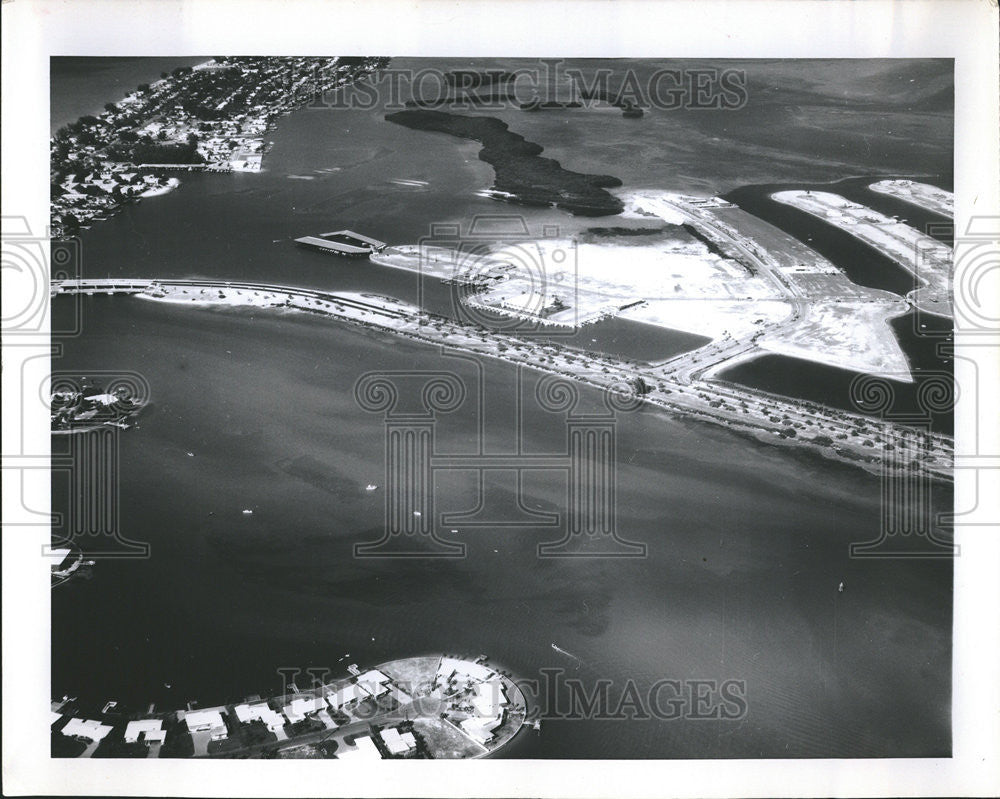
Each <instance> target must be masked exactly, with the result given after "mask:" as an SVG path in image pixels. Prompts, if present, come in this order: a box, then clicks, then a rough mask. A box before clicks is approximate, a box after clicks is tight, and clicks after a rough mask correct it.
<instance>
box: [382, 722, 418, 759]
mask: <svg viewBox="0 0 1000 799" xmlns="http://www.w3.org/2000/svg"><path fill="white" fill-rule="evenodd" d="M382 742H383V743H384V744H385V746H386V748H387V749H388V750H389V752H390V753H392V754H394V755H405V754H406V753H407V752H410V751H412V750H414V749H416V748H417V739H416V738H414V737H413V733H412V732H404V733H401V732H400V731H399V730H397V729H396V728H395V727H391V728H390V729H388V730H382Z"/></svg>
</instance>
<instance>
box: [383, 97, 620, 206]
mask: <svg viewBox="0 0 1000 799" xmlns="http://www.w3.org/2000/svg"><path fill="white" fill-rule="evenodd" d="M385 118H386V120H387V121H389V122H394V123H396V124H397V125H403V126H405V127H407V128H412V129H414V130H427V131H435V132H438V133H448V134H450V135H452V136H458V137H459V138H462V139H473V140H475V141H478V142H480V143H481V144H482V145H483V149H482V150H480V151H479V159H480V160H481V161H485V162H486V163H488V164H490V165H491V166H492V167H493V170H494V172H495V173H496V179H495V183H494V187H493V188H494V190H496V191H499V192H504V193H507V194H510V195H513V196H512V197H511V198H510V199H511V200H512V201H514V202H519V203H523V204H525V205H538V206H544V205H554V206H556V207H557V208H562V209H564V210H566V211H569V212H570V213H572V214H576V215H578V216H607V215H610V214H620V213H621V212H622V209H623V208H624V206H623V205H622V202H621V200H619V199H618V198H617V197H615V196H614V195H613V194H610V193H608V192H607V191H605V189H608V188H613V187H615V186H621V185H622V182H621V181H620V180H619V179H618V178H616V177H613V176H611V175H582V174H580V173H579V172H570V171H569V170H567V169H563V168H562V166H560V165H559V162H558V161H555V160H554V159H552V158H542V157H540V153H541V152H542V147H541V146H539V145H537V144H535V143H534V142H530V141H526V140H525V138H524V137H523V136H519V135H518V134H516V133H512V132H511V131H510V130H508V128H507V124H506V123H505V122H502V121H500V120H499V119H495V118H493V117H470V116H462V115H458V114H447V113H444V112H442V111H428V110H413V111H398V112H396V113H394V114H386V117H385Z"/></svg>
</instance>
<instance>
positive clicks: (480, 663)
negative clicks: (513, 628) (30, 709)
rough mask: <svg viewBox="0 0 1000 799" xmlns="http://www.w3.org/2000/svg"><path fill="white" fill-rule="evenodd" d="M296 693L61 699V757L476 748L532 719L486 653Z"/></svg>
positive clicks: (54, 710)
mask: <svg viewBox="0 0 1000 799" xmlns="http://www.w3.org/2000/svg"><path fill="white" fill-rule="evenodd" d="M349 670H350V671H351V676H350V677H348V678H346V679H341V680H337V681H334V682H331V683H327V684H323V685H317V686H314V687H312V688H310V689H309V690H305V691H300V690H298V689H297V687H296V686H295V685H294V684H293V685H292V686H290V687H291V688H292V689H293V693H290V694H287V695H283V696H276V697H272V698H269V699H262V698H261V697H259V696H252V697H247V698H246V699H245V700H244V701H242V702H239V703H234V704H226V705H218V706H215V707H205V708H200V707H195V706H194V705H195V703H193V702H192V703H189V705H188V707H187V708H186V709H184V710H177V711H172V712H167V713H160V712H156V710H155V706H153V705H151V706H150V707H149V708H148V709H147V712H146V713H144V714H143V713H140V714H128V713H125V712H117V711H119V705H118V703H117V702H116V701H110V702H108V703H107V704H106V705H105V706H104V708H103V709H102V710H101V712H94V711H95V710H96V708H90V709H88V708H84V707H82V706H81V705H80V704H79V703H78V702H77V700H76V699H74V698H70V697H63V698H61V699H59V700H57V701H53V702H52V706H51V728H52V754H53V757H133V758H183V757H222V758H247V757H258V758H271V757H275V758H330V757H333V758H336V759H345V758H346V759H348V760H381V759H389V758H470V757H471V758H476V757H483V756H485V755H488V754H491V753H492V752H494V751H496V750H497V749H499V748H500V747H501V746H503V745H504V744H506V743H508V742H509V741H510V740H511V739H512V738H513V737H514V736H515V735H516V734H517V732H518V731H520V729H521V727H522V726H523V725H524V723H525V721H526V714H527V707H526V701H525V698H524V695H523V694H522V693H521V691H520V690H519V689H518V688H517V687H516V685H515V684H514V682H513V680H512V679H511V678H510V677H509V676H508V675H507V674H505V673H503V672H501V671H498V670H496V669H494V668H493V667H491V666H489V665H487V664H486V662H485V658H482V657H481V658H480V659H479V660H477V661H469V660H464V659H461V658H452V657H447V656H429V657H420V658H406V659H403V660H397V661H392V662H390V663H385V664H382V665H381V666H379V667H377V668H374V669H369V670H367V671H364V672H362V671H361V670H360V669H357V667H355V666H352V667H350V669H349Z"/></svg>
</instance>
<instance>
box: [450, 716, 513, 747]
mask: <svg viewBox="0 0 1000 799" xmlns="http://www.w3.org/2000/svg"><path fill="white" fill-rule="evenodd" d="M502 723H503V721H502V719H501V718H500V717H497V718H493V719H484V718H477V717H475V716H473V717H472V718H468V719H465V720H464V721H463V722H461V724H459V725H458V726H460V727H461V728H462V729H463V730H464V731H465V734H466V735H468V736H469V737H470V738H472V740H474V741H477V742H478V743H480V744H487V743H489V742H490V741H491V740H492V739H493V731H494V730H495V729H496V728H497V727H499V726H500V725H501V724H502Z"/></svg>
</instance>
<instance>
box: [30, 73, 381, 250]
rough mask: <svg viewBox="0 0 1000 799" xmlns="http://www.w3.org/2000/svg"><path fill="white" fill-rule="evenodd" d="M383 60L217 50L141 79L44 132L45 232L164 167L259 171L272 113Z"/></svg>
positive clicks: (151, 190)
mask: <svg viewBox="0 0 1000 799" xmlns="http://www.w3.org/2000/svg"><path fill="white" fill-rule="evenodd" d="M384 62H386V59H381V58H343V57H341V58H305V57H303V58H269V57H241V58H230V57H221V56H218V57H216V58H213V59H211V60H209V61H206V62H204V63H202V64H199V65H197V66H194V67H178V68H177V69H175V70H173V71H172V72H170V73H162V76H161V78H160V80H158V81H155V82H153V83H142V84H139V85H138V86H137V87H136V88H135V89H134V90H133V91H132V92H130V93H129V94H128V95H127V96H125V97H124V98H123V99H121V100H119V101H118V102H117V103H107V104H106V105H105V106H104V110H103V112H102V113H100V114H98V115H87V116H83V117H81V118H80V119H78V120H77V121H76V122H73V123H71V124H69V125H66V126H64V127H62V128H60V129H59V130H58V131H56V133H55V135H54V136H53V137H52V141H51V164H50V170H51V200H52V217H51V225H52V236H53V238H64V237H68V236H73V235H75V234H76V233H77V232H78V231H79V230H80V229H81V228H86V227H89V225H90V224H91V223H92V222H95V221H102V220H104V219H106V218H107V217H108V216H109V215H111V214H112V213H114V212H115V211H116V210H117V209H118V208H119V207H120V206H121V205H122V204H123V203H125V202H131V201H137V200H140V199H142V198H145V197H152V196H155V195H157V194H162V193H165V192H167V191H170V190H171V189H174V188H176V187H177V186H178V185H180V181H179V180H178V179H177V178H176V177H172V176H170V175H169V174H168V173H169V172H176V171H192V170H197V171H209V172H259V171H260V170H261V168H262V161H263V157H264V154H265V152H266V151H267V146H268V145H267V142H266V141H265V140H264V135H265V134H266V133H267V132H268V131H269V130H270V129H271V127H272V126H273V124H274V123H275V121H276V120H277V119H278V118H279V117H280V116H282V115H284V114H287V113H288V112H289V111H291V110H293V109H295V108H297V107H299V106H301V105H303V104H305V103H308V102H309V101H310V100H312V99H314V98H316V97H322V95H323V94H324V93H325V92H329V91H333V90H336V89H337V88H338V87H342V86H345V85H347V84H349V83H351V82H353V81H354V80H356V79H357V78H358V77H360V76H362V75H364V74H366V73H368V72H371V71H373V70H375V69H378V68H380V67H381V66H382V65H383V64H384Z"/></svg>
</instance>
